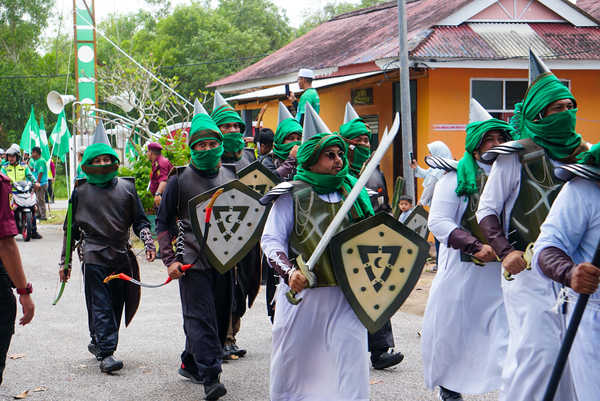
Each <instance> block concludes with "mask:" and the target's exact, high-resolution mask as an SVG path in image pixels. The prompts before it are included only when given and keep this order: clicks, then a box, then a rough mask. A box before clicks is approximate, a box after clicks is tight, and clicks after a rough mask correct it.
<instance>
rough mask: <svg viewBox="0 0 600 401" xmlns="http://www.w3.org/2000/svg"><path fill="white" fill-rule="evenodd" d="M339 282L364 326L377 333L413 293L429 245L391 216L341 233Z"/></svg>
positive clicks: (336, 251) (336, 242) (334, 251)
mask: <svg viewBox="0 0 600 401" xmlns="http://www.w3.org/2000/svg"><path fill="white" fill-rule="evenodd" d="M330 255H331V260H332V261H334V262H333V263H332V264H333V271H334V274H335V278H336V281H337V283H338V285H339V286H340V288H341V290H342V292H343V293H344V295H345V297H346V299H347V300H348V303H349V304H350V306H351V307H352V309H353V310H354V312H355V313H356V316H357V317H358V318H359V320H360V321H361V322H362V324H363V325H364V326H365V327H366V328H367V329H368V330H369V332H371V333H374V332H376V331H377V330H379V329H380V328H381V327H382V326H383V325H384V324H385V323H386V322H387V321H388V320H389V318H390V317H391V316H392V315H393V314H394V313H396V311H397V310H398V308H400V306H401V305H402V304H403V303H404V301H405V300H406V298H407V297H408V295H409V294H410V293H411V291H412V290H413V288H414V287H415V285H416V284H417V281H418V280H419V277H420V275H421V271H422V269H423V265H424V264H425V260H426V259H427V256H428V255H429V244H428V243H427V241H425V240H424V239H423V238H421V237H420V236H419V235H418V234H416V233H415V232H414V231H412V230H410V229H409V228H407V227H406V226H405V225H403V224H402V223H400V222H398V221H397V220H396V219H394V218H393V216H391V215H389V214H387V213H379V214H377V215H375V216H372V217H369V218H368V219H365V220H363V221H361V222H359V223H356V224H353V225H351V226H350V227H347V228H346V229H344V230H343V231H341V232H340V233H338V234H337V235H336V236H335V237H333V239H332V240H331V243H330Z"/></svg>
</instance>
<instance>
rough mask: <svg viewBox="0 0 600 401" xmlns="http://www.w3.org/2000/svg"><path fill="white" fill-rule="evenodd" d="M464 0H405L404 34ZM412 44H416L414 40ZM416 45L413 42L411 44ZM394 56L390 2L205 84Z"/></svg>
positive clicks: (326, 25) (339, 19)
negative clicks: (405, 25) (406, 2)
mask: <svg viewBox="0 0 600 401" xmlns="http://www.w3.org/2000/svg"><path fill="white" fill-rule="evenodd" d="M469 1H470V0H421V1H414V2H411V3H408V4H407V5H406V13H407V19H408V27H407V29H408V37H409V39H411V38H415V37H417V36H418V34H419V33H420V32H421V31H422V30H424V29H427V28H429V27H431V26H432V25H434V24H435V23H436V22H437V21H440V20H441V19H443V18H445V17H447V16H448V15H450V14H451V13H452V12H453V11H454V10H456V9H457V8H458V7H460V6H462V5H464V4H466V3H468V2H469ZM417 43H418V42H417ZM415 44H416V43H415ZM397 54H398V9H397V7H396V2H395V1H392V2H388V3H383V4H380V5H378V6H374V7H369V8H365V9H362V10H357V11H354V12H350V13H347V14H342V15H340V16H338V17H336V18H333V19H332V20H330V21H327V22H325V23H323V24H321V25H319V26H318V27H316V28H315V29H313V30H312V31H310V32H308V33H307V34H305V35H303V36H302V37H300V38H298V39H296V40H294V41H293V42H291V43H289V44H288V45H286V46H284V47H282V48H281V49H279V50H277V51H276V52H274V53H273V54H271V55H269V56H267V57H265V58H264V59H262V60H260V61H258V62H257V63H254V64H252V65H251V66H249V67H247V68H245V69H243V70H242V71H239V72H237V73H235V74H233V75H230V76H228V77H226V78H223V79H220V80H218V81H216V82H213V83H212V84H210V85H209V86H222V85H227V84H232V83H236V82H243V81H250V80H253V79H260V78H266V77H272V76H277V75H282V74H287V73H292V72H296V71H298V69H299V68H301V67H306V68H312V69H315V70H317V69H322V68H327V67H339V66H346V65H352V64H357V63H367V62H371V61H374V60H377V59H381V58H386V57H393V56H394V55H397Z"/></svg>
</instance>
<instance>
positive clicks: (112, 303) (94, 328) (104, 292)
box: [83, 263, 127, 359]
mask: <svg viewBox="0 0 600 401" xmlns="http://www.w3.org/2000/svg"><path fill="white" fill-rule="evenodd" d="M113 270H114V268H111V267H108V266H101V265H95V264H90V263H86V264H85V265H83V276H84V281H85V283H84V285H85V303H86V305H87V311H88V326H89V330H90V337H91V339H92V343H94V344H96V345H97V346H98V348H99V349H100V353H99V354H98V358H99V359H100V358H104V357H106V356H109V355H112V354H113V353H114V352H115V351H116V350H117V344H118V342H119V327H120V325H121V316H122V315H123V307H124V306H125V295H126V291H125V290H126V287H125V286H126V285H127V282H126V281H123V280H111V281H109V282H108V283H107V284H105V283H104V282H103V280H104V278H105V277H106V276H108V275H109V274H112V272H113Z"/></svg>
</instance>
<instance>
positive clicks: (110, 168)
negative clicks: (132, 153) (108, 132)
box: [81, 143, 119, 186]
mask: <svg viewBox="0 0 600 401" xmlns="http://www.w3.org/2000/svg"><path fill="white" fill-rule="evenodd" d="M100 155H109V156H112V158H113V160H114V162H113V163H111V164H107V165H93V164H91V163H92V160H94V159H95V158H96V157H98V156H100ZM81 169H82V170H83V172H84V173H85V175H86V178H87V181H88V182H89V183H90V184H94V185H99V186H103V185H106V184H108V183H110V181H112V179H113V178H115V177H116V176H117V174H118V173H119V156H118V155H117V152H115V151H114V149H113V148H111V147H110V145H107V144H105V143H95V144H93V145H90V146H88V147H87V148H86V149H85V152H83V158H82V160H81Z"/></svg>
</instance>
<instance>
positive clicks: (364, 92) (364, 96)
mask: <svg viewBox="0 0 600 401" xmlns="http://www.w3.org/2000/svg"><path fill="white" fill-rule="evenodd" d="M350 97H351V102H352V104H353V105H354V106H362V105H365V104H373V88H362V89H352V90H351V91H350Z"/></svg>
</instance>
